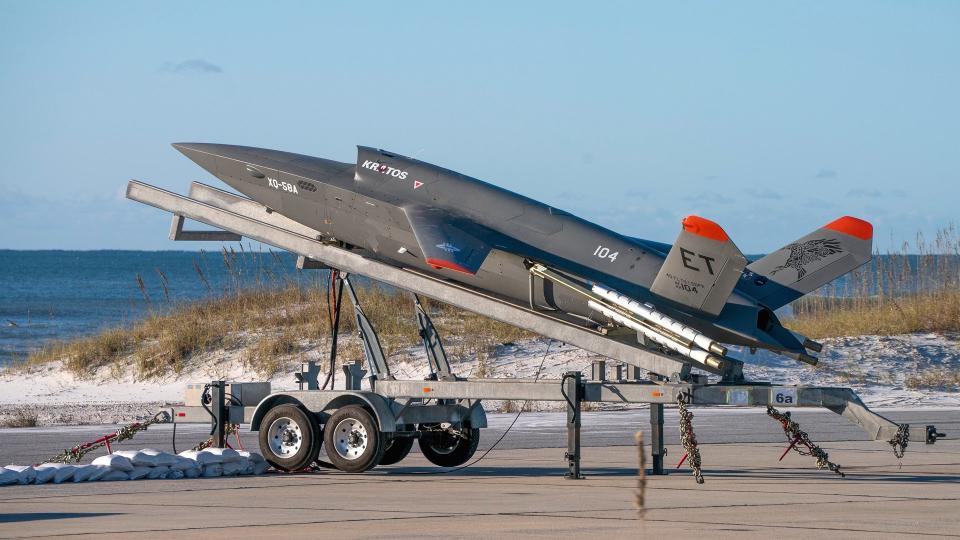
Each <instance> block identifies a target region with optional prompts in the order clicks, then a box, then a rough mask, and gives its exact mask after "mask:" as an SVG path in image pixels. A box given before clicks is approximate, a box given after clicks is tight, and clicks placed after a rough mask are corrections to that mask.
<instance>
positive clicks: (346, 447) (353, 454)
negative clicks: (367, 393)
mask: <svg viewBox="0 0 960 540" xmlns="http://www.w3.org/2000/svg"><path fill="white" fill-rule="evenodd" d="M323 440H324V443H325V444H326V445H327V457H329V458H330V462H331V463H333V465H334V466H335V467H336V468H338V469H340V470H341V471H343V472H350V473H359V472H364V471H369V470H370V469H372V468H374V467H376V466H377V465H378V464H379V463H380V459H381V458H382V457H383V451H384V447H385V446H386V445H385V444H384V437H383V434H382V433H380V429H379V426H378V425H377V421H376V419H374V417H373V415H371V414H370V413H369V412H368V411H367V410H366V409H364V408H363V407H361V406H360V405H347V406H346V407H342V408H340V409H337V411H336V412H335V413H333V414H332V415H331V416H330V419H329V420H327V424H326V426H325V429H324V433H323Z"/></svg>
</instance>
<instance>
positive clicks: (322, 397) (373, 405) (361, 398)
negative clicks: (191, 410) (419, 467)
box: [250, 390, 397, 433]
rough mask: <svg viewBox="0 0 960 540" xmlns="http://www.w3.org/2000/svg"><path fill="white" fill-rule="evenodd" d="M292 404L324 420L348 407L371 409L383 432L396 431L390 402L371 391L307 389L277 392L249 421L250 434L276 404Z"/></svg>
mask: <svg viewBox="0 0 960 540" xmlns="http://www.w3.org/2000/svg"><path fill="white" fill-rule="evenodd" d="M288 403H289V404H293V405H297V406H299V407H303V408H304V409H306V410H308V411H310V412H312V413H314V414H316V415H318V416H319V417H320V419H321V421H322V419H323V418H324V417H325V415H324V414H323V413H324V411H333V410H335V409H339V408H341V407H346V406H347V405H360V406H362V407H365V408H367V409H369V410H370V412H371V413H373V415H374V417H375V418H376V419H377V424H379V425H380V431H383V432H389V433H392V432H394V431H396V430H397V423H396V418H395V417H394V415H393V412H392V411H391V409H390V404H389V403H388V402H387V399H386V398H384V397H383V396H380V395H378V394H374V393H371V392H351V391H323V390H320V391H318V390H306V391H293V392H278V393H276V394H271V395H269V396H267V397H265V398H264V399H263V401H261V402H260V403H259V404H258V405H257V408H256V410H255V411H254V413H253V418H252V419H251V420H250V431H259V430H260V423H261V422H262V421H263V417H264V415H266V414H267V411H269V410H270V409H272V408H274V407H276V406H277V405H283V404H288Z"/></svg>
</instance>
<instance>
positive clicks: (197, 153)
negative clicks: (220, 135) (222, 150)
mask: <svg viewBox="0 0 960 540" xmlns="http://www.w3.org/2000/svg"><path fill="white" fill-rule="evenodd" d="M172 146H173V147H174V148H175V149H177V151H179V152H180V153H181V154H183V155H185V156H187V157H188V158H190V160H191V161H193V162H194V163H196V164H197V165H199V166H201V167H203V168H204V169H206V170H207V171H209V172H210V173H212V174H214V175H215V174H217V157H218V153H217V152H215V151H214V150H215V147H216V146H217V145H215V144H208V143H173V145H172Z"/></svg>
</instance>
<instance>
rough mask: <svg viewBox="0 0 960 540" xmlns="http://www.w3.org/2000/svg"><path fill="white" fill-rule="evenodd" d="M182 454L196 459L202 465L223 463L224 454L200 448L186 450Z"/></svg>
mask: <svg viewBox="0 0 960 540" xmlns="http://www.w3.org/2000/svg"><path fill="white" fill-rule="evenodd" d="M180 456H181V457H185V458H187V459H190V460H193V461H196V462H197V465H200V466H201V467H202V466H204V465H209V464H211V463H223V456H221V455H218V454H211V453H209V452H202V451H198V450H184V451H183V452H180Z"/></svg>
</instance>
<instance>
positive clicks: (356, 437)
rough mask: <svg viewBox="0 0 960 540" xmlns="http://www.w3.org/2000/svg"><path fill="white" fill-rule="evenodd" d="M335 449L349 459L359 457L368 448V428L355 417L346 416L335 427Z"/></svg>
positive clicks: (341, 455)
mask: <svg viewBox="0 0 960 540" xmlns="http://www.w3.org/2000/svg"><path fill="white" fill-rule="evenodd" d="M334 430H335V436H334V443H335V444H334V445H333V446H334V448H333V449H334V451H335V452H336V453H337V455H339V456H340V457H342V458H344V459H348V460H351V461H352V460H354V459H358V458H359V457H360V456H362V455H363V454H364V453H365V452H366V450H367V442H368V440H369V438H368V435H367V428H365V427H363V424H362V423H360V422H359V421H357V420H356V419H355V418H345V419H343V420H341V421H340V423H338V424H337V425H336V427H335V428H334Z"/></svg>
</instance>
